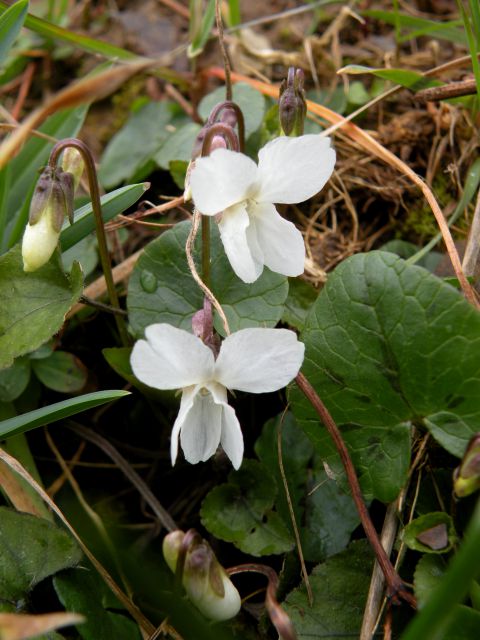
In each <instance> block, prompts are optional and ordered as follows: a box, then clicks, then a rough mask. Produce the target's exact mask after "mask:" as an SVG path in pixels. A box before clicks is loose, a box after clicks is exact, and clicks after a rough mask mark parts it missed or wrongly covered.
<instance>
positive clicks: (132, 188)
mask: <svg viewBox="0 0 480 640" xmlns="http://www.w3.org/2000/svg"><path fill="white" fill-rule="evenodd" d="M148 187H149V184H148V182H141V183H139V184H130V185H128V186H126V187H121V188H120V189H115V191H112V192H111V193H107V194H106V195H104V196H102V198H101V203H102V214H103V221H104V222H108V220H111V219H112V218H114V217H115V216H118V214H119V213H123V212H124V211H125V209H128V207H131V206H132V204H135V202H136V201H137V200H138V199H139V198H140V197H141V196H142V195H143V194H144V193H145V191H146V190H147V189H148ZM74 217H75V222H74V223H73V224H72V225H69V226H67V227H65V228H64V230H63V231H62V233H61V235H60V246H61V248H62V251H66V250H67V249H70V247H73V245H74V244H77V242H79V241H80V240H81V239H82V238H85V236H88V234H89V233H92V231H94V230H95V220H94V218H93V211H92V205H91V203H88V204H86V205H85V206H83V207H82V208H81V209H77V211H75V214H74Z"/></svg>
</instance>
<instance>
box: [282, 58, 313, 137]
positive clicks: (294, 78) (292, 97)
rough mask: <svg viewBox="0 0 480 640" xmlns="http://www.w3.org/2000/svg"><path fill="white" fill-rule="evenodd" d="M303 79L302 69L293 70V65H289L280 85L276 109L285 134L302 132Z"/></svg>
mask: <svg viewBox="0 0 480 640" xmlns="http://www.w3.org/2000/svg"><path fill="white" fill-rule="evenodd" d="M303 80H304V75H303V71H302V70H301V69H297V70H296V71H295V69H294V67H290V68H289V70H288V77H287V79H286V80H283V82H282V84H281V86H280V99H279V103H278V110H279V118H280V126H281V127H282V130H283V132H284V134H285V135H286V136H289V135H290V134H292V135H294V136H301V135H302V134H303V122H304V120H305V115H306V113H307V103H306V100H305V91H304V89H303Z"/></svg>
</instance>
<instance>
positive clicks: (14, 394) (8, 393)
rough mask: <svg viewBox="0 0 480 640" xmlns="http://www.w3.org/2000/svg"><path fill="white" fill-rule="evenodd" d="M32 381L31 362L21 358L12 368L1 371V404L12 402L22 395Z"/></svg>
mask: <svg viewBox="0 0 480 640" xmlns="http://www.w3.org/2000/svg"><path fill="white" fill-rule="evenodd" d="M29 380H30V362H29V360H28V359H27V358H19V359H18V360H16V361H15V362H14V363H13V364H12V366H11V367H8V369H3V371H0V402H12V400H16V399H17V398H18V396H20V395H22V393H23V392H24V391H25V389H26V388H27V385H28V381H29Z"/></svg>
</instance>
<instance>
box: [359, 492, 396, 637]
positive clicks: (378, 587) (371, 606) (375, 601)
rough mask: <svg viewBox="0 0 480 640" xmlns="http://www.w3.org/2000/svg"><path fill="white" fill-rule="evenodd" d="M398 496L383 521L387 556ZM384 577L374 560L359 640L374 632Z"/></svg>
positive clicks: (393, 540) (394, 536) (392, 541)
mask: <svg viewBox="0 0 480 640" xmlns="http://www.w3.org/2000/svg"><path fill="white" fill-rule="evenodd" d="M398 505H399V498H398V499H397V500H395V502H392V503H391V504H389V505H388V508H387V513H386V514H385V520H384V523H383V528H382V534H381V537H380V541H381V543H382V546H383V548H384V549H385V552H386V553H387V555H388V556H390V554H391V552H392V549H393V544H394V542H395V538H396V535H397V528H398ZM384 584H385V577H384V575H383V572H382V569H381V567H380V565H379V564H378V562H375V564H374V566H373V571H372V578H371V580H370V588H369V590H368V596H367V602H366V604H365V613H364V615H363V621H362V628H361V630H360V638H359V640H371V639H372V638H373V636H374V634H375V627H376V624H377V619H378V612H379V611H380V608H381V605H382V597H383V589H384Z"/></svg>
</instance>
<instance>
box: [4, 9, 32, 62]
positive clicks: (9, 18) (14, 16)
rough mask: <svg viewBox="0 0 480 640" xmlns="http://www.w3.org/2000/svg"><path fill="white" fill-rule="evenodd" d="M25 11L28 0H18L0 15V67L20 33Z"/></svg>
mask: <svg viewBox="0 0 480 640" xmlns="http://www.w3.org/2000/svg"><path fill="white" fill-rule="evenodd" d="M6 6H8V5H6ZM27 13H28V0H18V2H16V3H15V4H12V5H11V6H10V7H8V9H7V10H6V11H4V12H3V13H2V15H0V67H1V66H2V64H3V62H4V60H5V58H6V57H7V54H8V52H9V51H10V47H11V46H12V44H13V43H14V42H15V40H16V38H17V36H18V34H19V33H20V29H21V28H22V27H23V23H24V22H25V18H26V17H27Z"/></svg>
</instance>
